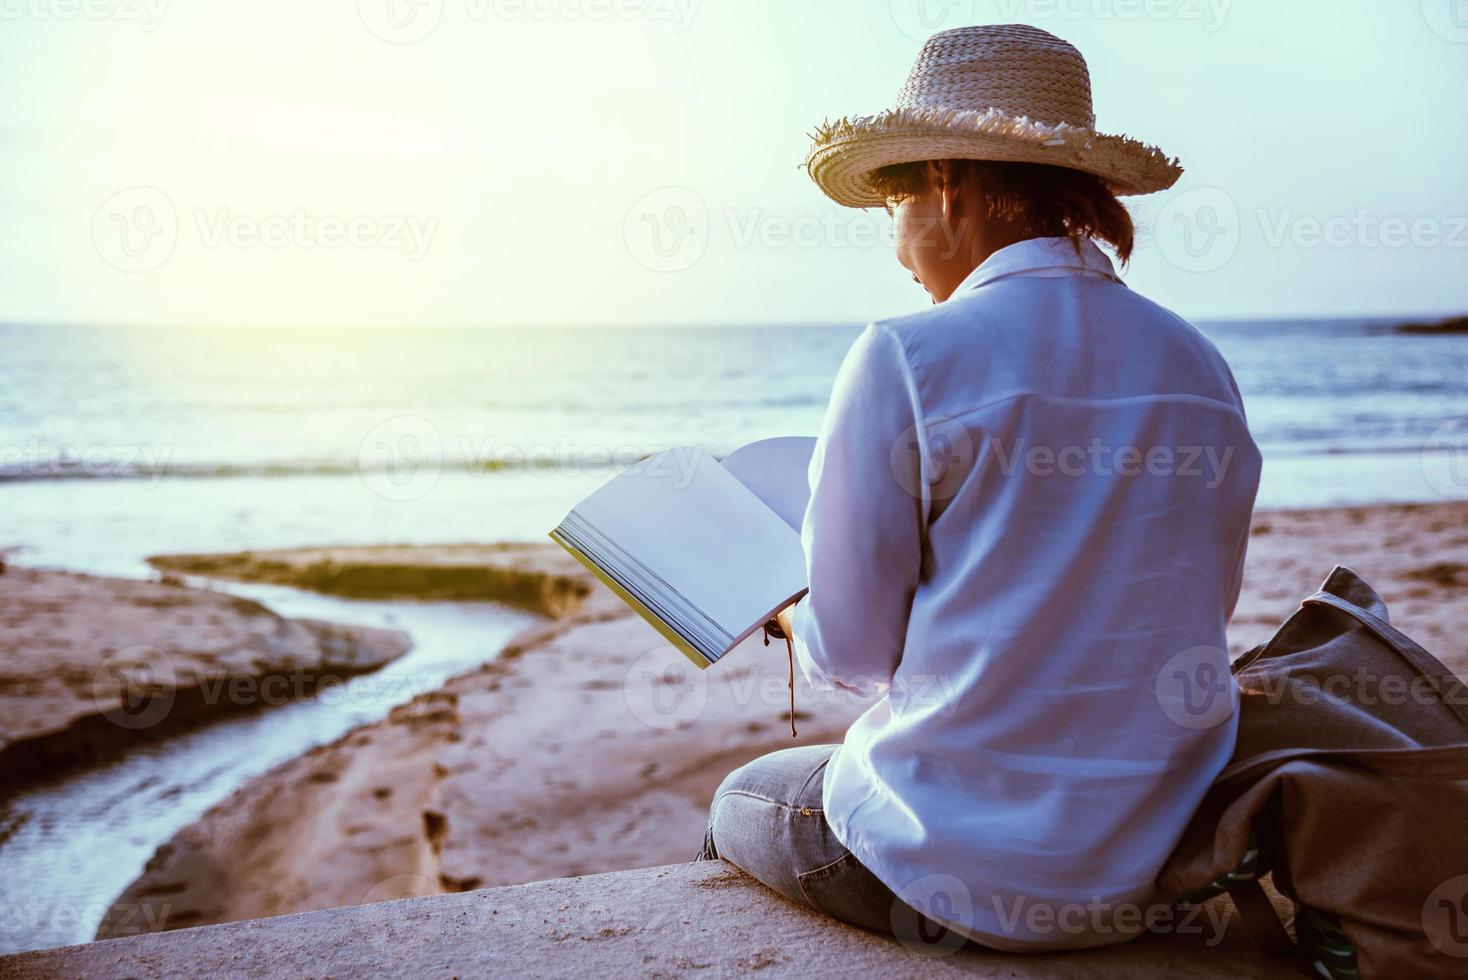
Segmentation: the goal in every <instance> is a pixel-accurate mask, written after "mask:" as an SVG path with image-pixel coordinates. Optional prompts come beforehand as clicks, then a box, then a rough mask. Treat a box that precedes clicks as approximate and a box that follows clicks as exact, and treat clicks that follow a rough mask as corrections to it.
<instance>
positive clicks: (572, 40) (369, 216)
mask: <svg viewBox="0 0 1468 980" xmlns="http://www.w3.org/2000/svg"><path fill="white" fill-rule="evenodd" d="M985 22H994V23H1004V22H1026V23H1031V24H1034V25H1036V26H1039V27H1042V28H1045V29H1047V30H1050V31H1052V32H1053V33H1056V34H1058V35H1060V36H1061V37H1064V38H1066V39H1067V40H1069V41H1071V42H1073V43H1074V44H1076V45H1077V46H1078V47H1079V48H1080V49H1081V51H1082V53H1083V54H1084V55H1085V56H1086V58H1087V60H1088V62H1089V64H1090V67H1091V74H1092V84H1093V89H1094V93H1095V98H1096V108H1097V117H1098V122H1099V124H1100V127H1101V128H1102V129H1103V130H1106V131H1110V132H1118V133H1126V134H1128V135H1131V136H1135V137H1137V138H1140V139H1144V140H1146V141H1148V142H1154V143H1157V144H1159V145H1160V146H1162V147H1163V148H1164V149H1165V150H1166V151H1167V152H1169V153H1171V154H1175V155H1177V156H1179V157H1181V159H1182V163H1183V165H1184V167H1185V168H1186V173H1185V174H1184V176H1183V178H1182V180H1181V181H1180V182H1179V184H1178V185H1177V186H1176V187H1175V188H1174V189H1173V190H1171V191H1168V192H1164V193H1162V194H1158V195H1153V196H1150V197H1146V198H1137V199H1132V201H1133V202H1134V204H1133V212H1134V214H1135V215H1136V216H1137V217H1138V219H1139V225H1140V229H1141V239H1140V247H1139V249H1138V251H1137V253H1136V255H1135V257H1134V260H1133V263H1132V269H1131V272H1130V273H1129V275H1128V281H1129V282H1130V283H1131V284H1132V285H1133V287H1134V288H1137V289H1139V290H1141V291H1143V292H1145V293H1147V294H1149V295H1151V296H1152V297H1154V298H1155V299H1157V300H1159V301H1161V302H1163V303H1164V304H1167V305H1169V306H1172V307H1173V308H1175V309H1177V310H1178V311H1179V312H1181V313H1183V314H1184V315H1186V316H1191V317H1195V318H1210V317H1248V316H1291V315H1345V316H1353V315H1374V314H1398V313H1401V314H1430V313H1446V312H1462V311H1465V310H1468V275H1465V273H1468V178H1465V173H1468V131H1465V124H1464V114H1463V105H1462V99H1463V96H1464V94H1465V93H1468V0H1393V2H1390V3H1384V2H1381V0H1289V2H1287V3H1285V2H1280V0H947V2H944V0H921V2H919V0H891V2H890V3H889V2H887V0H864V2H853V0H844V2H838V0H821V2H814V0H800V2H793V0H330V2H322V0H0V91H3V92H4V98H3V100H0V159H3V172H4V174H5V177H6V180H5V181H4V184H3V186H0V222H3V227H4V229H5V234H4V235H3V236H0V321H39V322H102V323H112V322H118V323H140V322H141V323H152V322H161V323H200V324H220V325H247V324H251V323H279V322H286V323H315V322H327V323H361V324H375V323H404V324H420V323H455V324H460V323H463V324H485V325H502V324H536V323H578V324H579V323H586V324H601V323H611V324H623V323H649V322H653V323H690V324H698V323H746V322H748V323H754V322H758V323H768V322H833V323H840V322H850V323H859V322H864V321H867V320H871V319H874V318H877V317H880V316H886V315H890V314H893V313H898V312H902V311H906V310H911V309H914V308H917V307H920V306H922V305H923V304H924V303H925V302H926V296H925V295H924V294H923V293H921V291H920V290H919V289H918V287H917V286H916V285H915V284H913V283H912V282H911V280H910V279H909V277H908V275H907V274H906V273H905V272H903V271H902V270H901V269H900V268H899V267H898V266H897V264H896V262H895V260H894V259H893V257H892V255H891V250H890V245H889V244H888V243H887V241H886V232H887V223H886V221H887V219H886V216H885V214H883V213H881V212H880V211H877V212H863V211H850V210H846V209H842V208H838V207H836V206H835V205H833V204H830V203H829V202H828V201H827V200H826V199H825V198H824V197H823V196H822V195H821V194H820V192H819V191H817V190H816V188H815V186H814V185H813V184H812V183H811V182H810V181H809V179H808V178H807V177H806V176H805V174H804V172H803V171H802V170H801V169H799V164H800V162H801V161H802V160H803V158H804V155H805V151H806V148H807V145H808V139H807V135H806V134H807V133H808V132H809V131H810V130H811V129H812V128H813V127H814V125H815V124H816V123H818V122H819V121H820V120H821V119H823V118H824V117H826V116H836V115H842V114H847V113H864V112H875V111H878V110H880V109H882V108H884V107H886V106H887V105H888V104H890V102H891V100H892V98H893V97H894V96H895V94H896V92H897V90H898V88H899V87H900V86H901V84H902V81H903V78H904V76H905V75H906V73H907V70H908V67H909V65H910V64H911V62H912V59H913V57H914V56H915V55H916V53H917V51H918V48H919V46H920V43H921V41H920V39H921V37H922V36H924V35H925V34H927V33H929V32H930V31H931V30H935V29H938V28H941V27H946V26H956V25H958V24H961V23H985Z"/></svg>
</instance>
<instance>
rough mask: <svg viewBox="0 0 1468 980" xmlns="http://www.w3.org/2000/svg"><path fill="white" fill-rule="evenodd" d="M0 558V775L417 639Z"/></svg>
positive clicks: (378, 662) (75, 755)
mask: <svg viewBox="0 0 1468 980" xmlns="http://www.w3.org/2000/svg"><path fill="white" fill-rule="evenodd" d="M0 569H3V572H0V651H3V653H4V655H3V657H0V785H13V784H14V783H15V781H16V780H18V779H21V778H22V777H34V776H38V775H46V774H54V773H56V772H58V771H59V770H61V769H62V768H64V767H65V766H68V765H72V764H77V763H82V762H95V761H99V760H101V759H105V758H110V757H113V756H116V755H118V754H121V753H123V752H125V751H127V750H128V749H129V748H131V747H132V746H134V745H136V744H137V743H139V742H140V741H145V740H149V739H157V738H162V737H166V736H169V735H172V734H175V733H177V732H179V731H180V730H182V729H183V728H186V727H188V726H191V725H194V724H197V723H199V722H201V721H203V720H207V719H209V718H213V717H216V716H218V715H220V714H222V713H227V712H234V711H247V710H254V709H257V708H264V707H268V706H270V705H271V704H276V703H280V702H281V700H282V699H286V698H294V697H307V696H310V694H311V693H312V692H313V691H315V690H316V689H317V688H318V687H319V686H321V685H324V684H330V683H334V682H337V681H340V680H341V679H344V678H346V677H349V676H352V675H354V674H360V673H363V672H366V671H370V670H375V669H377V668H378V667H381V666H382V665H383V664H385V663H387V662H389V661H391V660H393V659H394V658H396V657H398V656H401V655H402V654H403V653H405V652H407V651H408V649H409V648H410V647H411V646H412V641H411V640H410V639H409V637H408V636H407V635H406V634H405V633H402V632H399V631H396V630H381V629H368V628H365V627H357V626H339V625H335V624H331V623H323V622H318V621H316V620H305V619H286V618H284V617H282V616H280V615H278V614H276V613H274V612H271V611H270V610H269V609H266V608H265V607H264V606H262V605H260V604H259V603H257V602H252V601H250V600H248V599H241V598H237V597H235V596H230V595H226V594H224V593H221V592H213V591H209V590H207V589H193V588H186V587H183V586H181V585H176V584H169V583H160V582H139V581H132V580H125V579H110V578H98V577H94V576H88V575H75V574H71V573H67V572H53V571H39V570H35V569H27V568H16V567H13V566H12V567H9V568H4V567H3V566H0Z"/></svg>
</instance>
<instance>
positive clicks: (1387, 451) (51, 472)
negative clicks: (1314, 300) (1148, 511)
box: [0, 439, 1446, 484]
mask: <svg viewBox="0 0 1468 980" xmlns="http://www.w3.org/2000/svg"><path fill="white" fill-rule="evenodd" d="M1259 447H1260V450H1261V452H1263V454H1264V456H1265V458H1266V459H1269V458H1284V457H1290V458H1296V457H1312V456H1314V457H1318V456H1410V455H1418V454H1422V453H1431V452H1434V450H1433V449H1432V448H1431V447H1430V446H1429V445H1428V444H1427V442H1426V440H1411V439H1408V440H1394V441H1391V442H1376V443H1354V444H1349V443H1338V442H1330V441H1308V442H1297V441H1291V440H1283V441H1275V440H1269V439H1260V440H1259ZM659 451H661V450H659V449H650V450H643V451H637V452H621V453H616V454H609V453H607V452H603V451H587V452H580V453H569V454H561V455H557V456H543V457H528V458H516V459H489V460H465V459H448V458H445V459H442V460H439V459H419V460H404V461H398V462H397V463H388V464H383V465H366V464H363V463H360V462H358V461H355V460H344V459H321V460H261V461H254V462H218V461H198V462H176V461H169V462H167V463H163V464H153V463H148V462H108V463H105V464H103V463H94V462H86V461H82V460H74V459H56V460H46V461H42V462H36V463H27V464H23V465H15V464H11V465H6V464H4V463H0V484H3V483H27V482H43V481H72V480H158V479H162V478H165V477H166V478H169V479H188V480H209V479H299V478H302V477H339V476H353V475H361V476H372V475H377V474H388V475H399V474H402V473H404V472H406V471H409V470H412V469H417V468H430V469H433V470H436V471H437V472H440V473H462V474H470V473H483V474H494V473H527V472H536V473H607V474H611V473H613V472H615V471H617V470H619V469H621V468H623V467H626V466H630V465H632V464H633V463H636V462H638V461H639V460H643V459H646V458H647V457H648V456H651V455H653V454H655V453H657V452H659ZM725 451H727V450H721V451H719V452H718V453H717V456H722V455H723V454H724V452H725ZM1443 451H1446V450H1443Z"/></svg>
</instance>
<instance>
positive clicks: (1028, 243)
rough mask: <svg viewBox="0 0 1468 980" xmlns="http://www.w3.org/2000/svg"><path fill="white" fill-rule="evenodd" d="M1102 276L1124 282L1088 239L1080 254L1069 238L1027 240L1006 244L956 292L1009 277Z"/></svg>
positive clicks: (955, 292)
mask: <svg viewBox="0 0 1468 980" xmlns="http://www.w3.org/2000/svg"><path fill="white" fill-rule="evenodd" d="M1068 275H1073V276H1101V277H1103V278H1106V279H1112V280H1115V281H1116V282H1121V279H1120V278H1119V277H1118V276H1117V275H1116V270H1115V269H1114V268H1113V267H1112V265H1111V259H1109V258H1107V256H1106V253H1104V252H1102V251H1101V250H1100V249H1099V248H1097V247H1096V243H1095V242H1093V241H1091V240H1090V239H1089V238H1086V239H1082V240H1081V249H1080V254H1079V255H1078V254H1076V249H1075V246H1074V245H1072V244H1071V240H1070V239H1069V238H1027V239H1025V240H1024V241H1022V242H1015V243H1014V244H1013V245H1006V246H1004V247H1003V248H1001V249H999V250H998V251H996V252H994V253H993V254H992V255H990V256H989V257H988V258H987V259H985V260H984V261H982V262H980V263H979V266H978V268H976V269H974V271H973V272H970V273H969V274H968V275H967V276H965V277H964V280H963V282H961V283H959V284H958V288H957V289H955V290H954V291H953V294H954V295H955V296H956V295H958V294H959V293H962V292H966V291H968V290H970V289H978V288H979V287H980V286H986V285H988V284H989V283H991V282H995V281H996V280H999V279H1006V278H1008V277H1010V276H1052V277H1053V276H1068Z"/></svg>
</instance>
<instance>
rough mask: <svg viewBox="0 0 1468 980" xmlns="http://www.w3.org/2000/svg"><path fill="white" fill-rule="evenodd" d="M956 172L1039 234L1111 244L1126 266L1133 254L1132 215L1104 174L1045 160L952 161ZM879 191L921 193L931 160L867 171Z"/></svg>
mask: <svg viewBox="0 0 1468 980" xmlns="http://www.w3.org/2000/svg"><path fill="white" fill-rule="evenodd" d="M949 162H950V163H951V164H952V165H953V169H954V176H955V177H956V178H957V179H959V180H972V181H975V182H977V184H978V186H979V189H980V191H981V192H982V194H983V195H984V200H985V201H986V202H987V203H988V209H989V214H990V215H992V216H994V217H998V218H1003V219H1005V220H1007V221H1016V222H1018V223H1019V225H1020V227H1021V229H1022V230H1023V231H1024V232H1025V234H1026V235H1028V236H1030V237H1034V238H1051V237H1056V238H1059V237H1064V238H1069V239H1070V240H1071V241H1072V243H1074V244H1075V245H1076V247H1077V248H1079V247H1080V240H1081V238H1083V237H1085V238H1098V239H1100V240H1101V241H1103V242H1107V243H1108V244H1110V245H1111V247H1112V249H1113V250H1114V251H1115V252H1116V257H1117V258H1118V259H1120V260H1121V262H1122V264H1123V265H1125V264H1126V262H1127V260H1128V259H1130V258H1131V255H1132V241H1133V238H1134V237H1135V234H1136V232H1135V229H1134V228H1133V227H1132V216H1131V215H1130V214H1129V213H1128V212H1127V209H1126V208H1125V207H1124V206H1123V205H1122V203H1121V202H1120V201H1118V200H1117V199H1116V194H1115V193H1113V192H1112V190H1111V188H1109V187H1107V186H1106V184H1105V183H1104V182H1103V181H1102V180H1101V178H1099V177H1096V176H1093V175H1091V174H1088V173H1086V172H1084V171H1081V170H1072V169H1071V168H1069V167H1055V166H1051V165H1050V164H1046V163H1010V162H1000V161H991V160H951V161H949ZM867 181H868V183H870V184H871V186H872V188H873V189H874V190H876V192H877V193H878V194H881V195H882V196H884V197H886V198H888V199H896V200H901V199H902V198H904V197H910V196H912V195H914V194H919V193H921V192H922V191H923V190H924V189H926V186H927V181H928V173H927V164H926V163H925V162H921V161H920V162H917V163H894V164H892V165H891V166H887V167H882V168H880V169H878V170H874V171H872V172H871V173H870V174H868V175H867Z"/></svg>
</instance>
